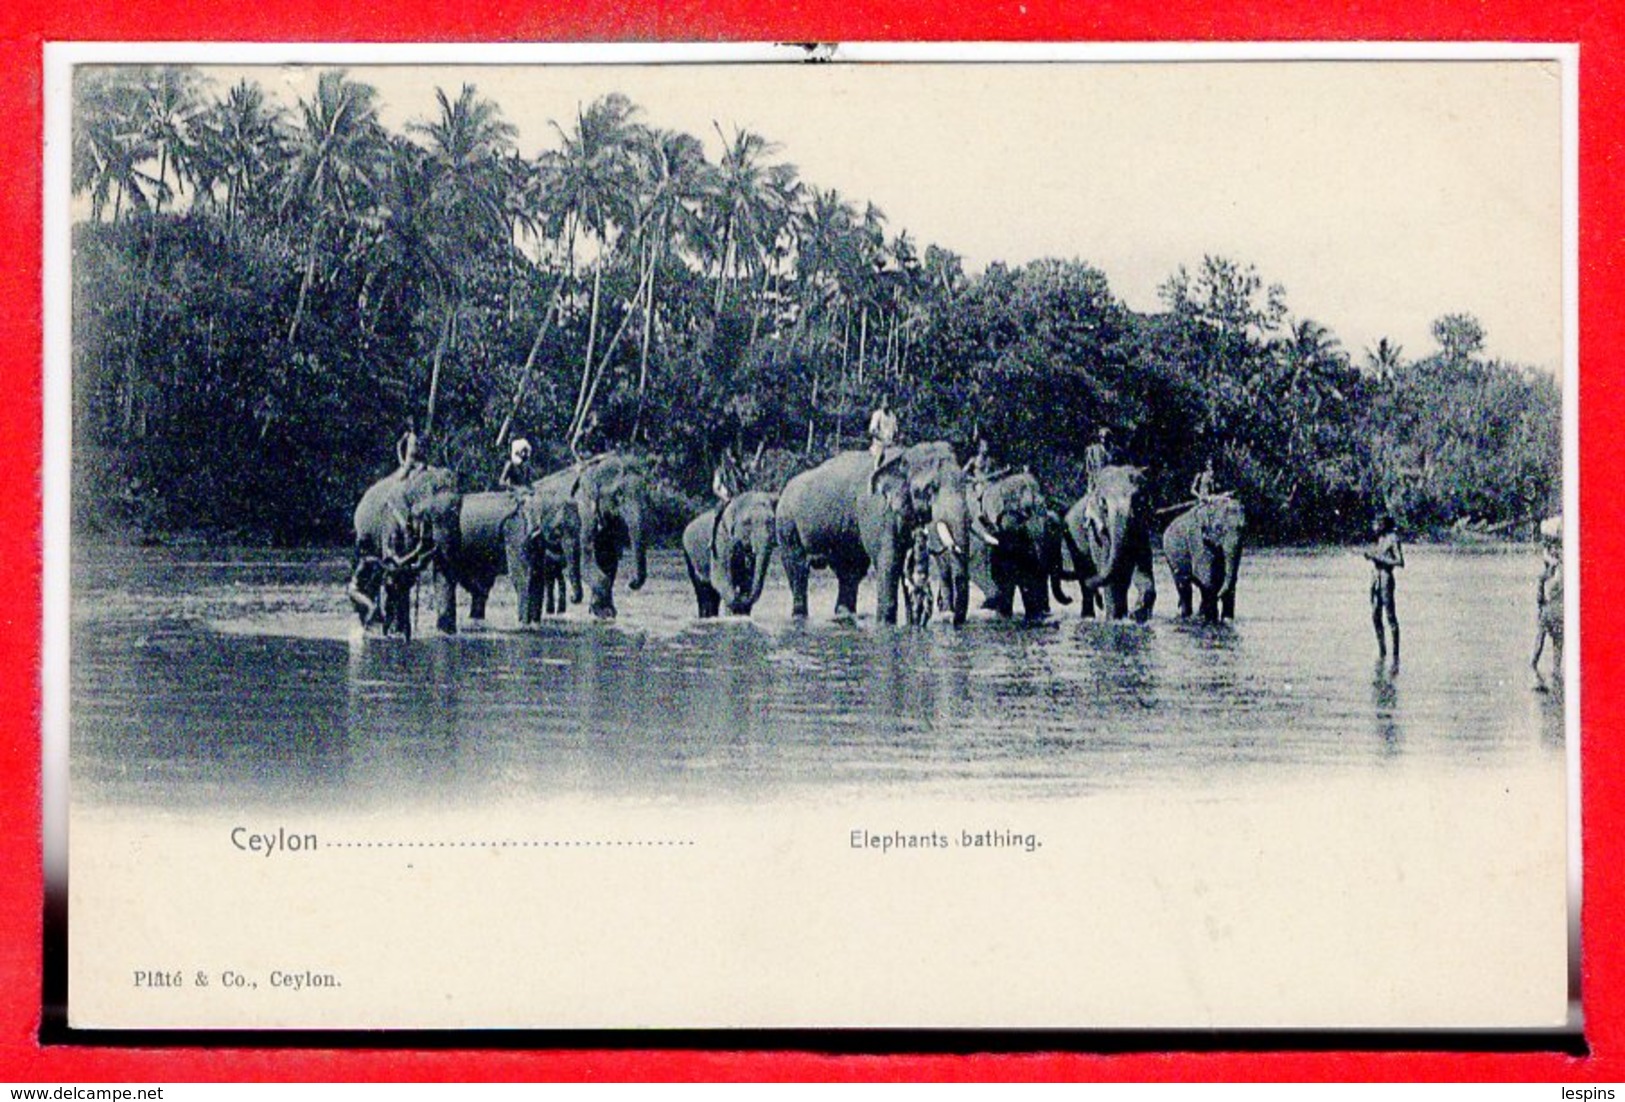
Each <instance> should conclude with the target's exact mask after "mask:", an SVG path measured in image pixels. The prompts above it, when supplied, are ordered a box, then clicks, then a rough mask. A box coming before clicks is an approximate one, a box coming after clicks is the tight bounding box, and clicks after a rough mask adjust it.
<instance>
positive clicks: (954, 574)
mask: <svg viewBox="0 0 1625 1102" xmlns="http://www.w3.org/2000/svg"><path fill="white" fill-rule="evenodd" d="M932 521H933V526H934V527H935V528H936V529H937V533H938V535H939V536H941V537H942V540H943V543H944V544H945V545H946V546H945V548H944V553H943V556H942V561H943V565H944V566H945V567H946V569H945V571H944V573H945V574H946V575H947V577H946V581H947V583H948V592H949V596H950V607H951V608H952V610H953V622H954V625H955V626H956V627H957V626H958V625H960V624H963V623H964V622H965V617H966V615H967V614H968V613H969V612H970V536H971V520H970V515H969V510H967V509H966V508H965V494H964V490H963V488H960V487H944V489H943V491H942V493H941V494H940V495H939V496H938V498H937V501H936V503H935V508H933V510H932Z"/></svg>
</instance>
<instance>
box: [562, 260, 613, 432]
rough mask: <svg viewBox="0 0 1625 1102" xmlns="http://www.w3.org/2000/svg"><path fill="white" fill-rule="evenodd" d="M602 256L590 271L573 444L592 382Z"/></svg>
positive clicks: (602, 265) (571, 419)
mask: <svg viewBox="0 0 1625 1102" xmlns="http://www.w3.org/2000/svg"><path fill="white" fill-rule="evenodd" d="M604 259H605V258H604V257H603V256H599V258H598V266H597V267H596V268H594V269H593V273H592V309H591V311H590V312H589V315H588V320H587V355H586V357H585V358H584V359H583V360H582V363H581V385H580V386H579V387H578V388H577V389H576V405H575V410H574V412H572V413H571V414H570V432H569V437H570V443H571V444H572V445H573V444H574V443H575V442H576V440H577V439H578V438H579V437H580V435H581V432H580V428H581V422H582V421H583V420H584V419H585V418H586V416H587V408H586V407H587V389H588V387H589V386H590V385H591V384H592V375H593V371H592V367H593V354H594V352H595V351H596V350H597V343H598V295H599V292H600V291H601V290H602V288H603V282H604Z"/></svg>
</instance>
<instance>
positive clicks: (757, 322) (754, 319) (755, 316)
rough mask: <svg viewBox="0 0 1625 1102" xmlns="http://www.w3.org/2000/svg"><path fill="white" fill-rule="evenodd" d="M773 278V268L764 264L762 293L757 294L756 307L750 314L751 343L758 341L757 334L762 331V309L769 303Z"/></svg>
mask: <svg viewBox="0 0 1625 1102" xmlns="http://www.w3.org/2000/svg"><path fill="white" fill-rule="evenodd" d="M772 278H773V270H772V268H770V267H768V266H767V265H766V264H764V265H762V290H761V293H760V294H759V295H758V296H757V302H756V309H754V310H752V311H751V314H750V343H751V344H755V343H756V334H757V333H758V332H760V331H761V327H762V310H763V309H764V308H765V306H766V304H767V292H768V288H769V287H770V286H771V280H772Z"/></svg>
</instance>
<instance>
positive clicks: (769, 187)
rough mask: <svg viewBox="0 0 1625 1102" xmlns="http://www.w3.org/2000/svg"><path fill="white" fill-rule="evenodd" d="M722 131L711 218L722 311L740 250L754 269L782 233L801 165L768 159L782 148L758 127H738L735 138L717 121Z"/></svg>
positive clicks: (716, 305)
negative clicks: (781, 227) (766, 136)
mask: <svg viewBox="0 0 1625 1102" xmlns="http://www.w3.org/2000/svg"><path fill="white" fill-rule="evenodd" d="M717 136H718V137H720V138H722V142H723V153H722V161H721V163H720V165H719V167H718V185H717V191H716V195H715V199H714V209H713V214H712V218H711V223H712V226H713V232H714V234H715V240H716V242H717V244H716V261H717V285H716V295H715V299H714V301H713V304H712V312H713V313H715V314H717V315H721V313H722V305H723V301H724V299H725V298H726V296H727V288H728V282H729V280H730V278H731V277H732V276H733V275H734V273H735V271H736V269H737V268H738V266H739V256H740V254H741V252H743V253H744V255H745V257H746V263H745V266H746V267H747V269H749V270H753V271H754V270H756V267H757V265H759V264H760V263H762V259H763V255H764V254H765V252H766V251H767V250H768V249H769V248H771V247H772V245H773V242H774V241H775V240H776V238H777V237H778V232H779V227H780V225H781V219H782V218H784V217H787V216H788V214H789V209H790V203H789V197H790V194H791V193H792V189H793V185H794V179H795V171H796V170H795V166H794V165H785V164H770V163H769V162H768V158H769V157H771V156H773V155H774V154H775V153H777V152H778V150H779V147H778V146H777V145H775V144H774V143H772V142H770V141H768V140H767V139H766V138H764V137H763V136H762V135H760V134H758V133H756V132H755V131H752V130H746V129H744V128H742V127H735V128H734V136H733V139H732V140H731V141H730V140H729V139H728V138H727V136H726V135H724V134H723V133H722V127H721V126H717Z"/></svg>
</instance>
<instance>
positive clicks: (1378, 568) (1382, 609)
mask: <svg viewBox="0 0 1625 1102" xmlns="http://www.w3.org/2000/svg"><path fill="white" fill-rule="evenodd" d="M1371 531H1372V533H1373V534H1374V535H1375V536H1376V537H1377V546H1376V549H1375V550H1372V551H1367V552H1365V557H1366V558H1368V559H1370V560H1371V626H1372V628H1373V629H1375V630H1376V633H1377V660H1378V661H1379V662H1380V661H1382V659H1384V658H1386V657H1387V656H1388V640H1387V636H1386V635H1384V633H1383V621H1384V620H1387V622H1388V631H1389V632H1391V633H1392V634H1393V637H1394V665H1393V668H1394V669H1395V670H1397V669H1399V614H1398V613H1397V612H1396V611H1394V571H1395V570H1397V569H1399V568H1401V567H1403V566H1404V565H1405V552H1404V551H1402V550H1400V546H1399V536H1398V534H1396V533H1395V531H1394V518H1393V517H1391V516H1389V515H1388V514H1387V513H1384V514H1382V515H1381V516H1379V517H1377V519H1376V520H1374V521H1372V522H1371Z"/></svg>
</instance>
